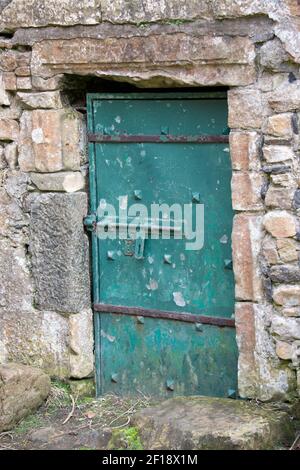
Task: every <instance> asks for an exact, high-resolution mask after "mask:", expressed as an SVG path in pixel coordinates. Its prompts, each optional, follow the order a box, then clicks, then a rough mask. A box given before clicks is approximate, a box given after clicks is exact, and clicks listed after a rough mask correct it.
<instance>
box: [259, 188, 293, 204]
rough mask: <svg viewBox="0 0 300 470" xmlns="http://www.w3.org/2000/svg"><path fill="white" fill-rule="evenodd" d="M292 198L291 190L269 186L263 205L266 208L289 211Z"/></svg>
mask: <svg viewBox="0 0 300 470" xmlns="http://www.w3.org/2000/svg"><path fill="white" fill-rule="evenodd" d="M293 196H294V190H293V189H287V188H278V187H276V186H273V185H270V186H269V188H268V191H267V194H266V197H265V204H266V206H267V207H272V208H276V209H287V210H289V209H292V203H293Z"/></svg>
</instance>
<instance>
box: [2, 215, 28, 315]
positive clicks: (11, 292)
mask: <svg viewBox="0 0 300 470" xmlns="http://www.w3.org/2000/svg"><path fill="white" fill-rule="evenodd" d="M0 216H1V214H0ZM31 306H32V287H31V280H30V273H29V267H28V260H27V259H26V253H25V248H24V247H22V246H17V247H13V246H12V245H11V243H10V241H9V240H8V239H6V238H4V239H0V307H3V308H7V309H20V310H22V311H23V312H26V311H30V310H31V308H32V307H31Z"/></svg>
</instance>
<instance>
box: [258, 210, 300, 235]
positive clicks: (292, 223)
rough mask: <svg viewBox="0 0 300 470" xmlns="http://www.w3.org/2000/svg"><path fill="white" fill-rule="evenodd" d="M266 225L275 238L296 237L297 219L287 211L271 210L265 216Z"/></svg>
mask: <svg viewBox="0 0 300 470" xmlns="http://www.w3.org/2000/svg"><path fill="white" fill-rule="evenodd" d="M264 227H265V229H266V230H267V232H269V233H270V234H271V235H273V237H275V238H287V237H294V236H295V235H296V232H297V226H296V219H295V217H294V216H293V215H291V214H289V213H288V212H286V211H271V212H268V213H267V214H266V215H265V216H264Z"/></svg>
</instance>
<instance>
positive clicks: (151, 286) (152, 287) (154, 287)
mask: <svg viewBox="0 0 300 470" xmlns="http://www.w3.org/2000/svg"><path fill="white" fill-rule="evenodd" d="M146 287H147V289H148V290H157V289H158V282H157V281H156V280H155V279H150V282H149V284H147V285H146Z"/></svg>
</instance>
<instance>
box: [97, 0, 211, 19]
mask: <svg viewBox="0 0 300 470" xmlns="http://www.w3.org/2000/svg"><path fill="white" fill-rule="evenodd" d="M101 11H102V20H103V21H111V22H112V23H143V22H154V21H161V20H192V19H195V18H203V17H204V18H205V17H207V16H208V15H209V14H210V6H209V2H207V1H201V2H199V1H197V0H191V1H190V2H188V3H187V2H185V0H171V1H170V0H168V1H167V0H162V1H161V2H160V3H157V2H153V1H152V0H146V1H145V2H144V4H143V8H140V3H139V1H138V0H131V1H128V0H115V1H114V3H112V2H111V1H109V0H102V2H101Z"/></svg>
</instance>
